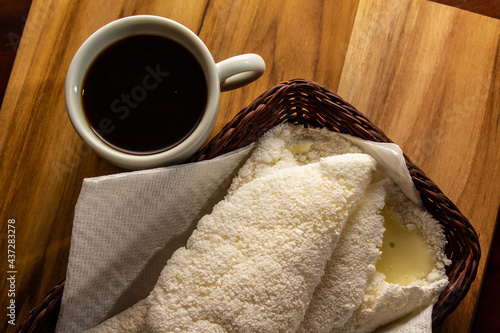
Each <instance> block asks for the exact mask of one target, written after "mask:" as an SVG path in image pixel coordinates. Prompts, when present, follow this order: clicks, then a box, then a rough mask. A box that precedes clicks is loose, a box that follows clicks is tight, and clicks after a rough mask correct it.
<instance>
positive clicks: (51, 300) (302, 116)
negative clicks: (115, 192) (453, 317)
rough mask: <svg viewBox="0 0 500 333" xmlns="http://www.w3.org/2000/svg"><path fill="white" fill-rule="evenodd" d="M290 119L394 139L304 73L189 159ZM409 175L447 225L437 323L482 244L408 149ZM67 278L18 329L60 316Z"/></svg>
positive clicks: (472, 272) (44, 325)
mask: <svg viewBox="0 0 500 333" xmlns="http://www.w3.org/2000/svg"><path fill="white" fill-rule="evenodd" d="M283 122H291V123H295V124H303V125H306V126H312V127H326V128H328V129H330V130H332V131H335V132H339V133H345V134H350V135H353V136H357V137H360V138H362V139H366V140H371V141H375V142H389V143H393V141H391V140H390V139H389V138H388V137H387V136H386V135H385V134H384V133H383V132H382V131H381V130H380V129H379V128H378V127H377V126H376V125H375V124H373V123H372V122H371V121H370V120H369V119H368V118H367V117H366V116H365V115H363V114H362V113H361V112H359V111H358V110H357V109H356V108H354V107H353V106H352V105H350V104H349V103H347V102H346V101H345V100H343V99H342V98H341V97H340V96H338V95H337V94H335V93H334V92H332V91H330V90H329V89H327V88H325V87H322V86H320V85H319V84H318V83H316V82H314V81H310V80H305V79H293V80H289V81H284V82H281V83H279V84H277V85H275V86H274V87H272V88H271V89H269V90H268V91H266V92H264V93H263V94H261V95H260V96H259V97H257V98H256V99H255V100H254V101H253V102H252V103H251V104H250V105H248V106H247V107H246V108H244V109H243V110H241V111H240V112H239V113H238V114H237V115H236V116H235V117H234V118H233V119H232V120H231V121H230V122H229V123H228V124H226V126H224V128H223V129H222V130H221V131H220V132H219V133H218V134H217V135H216V136H215V137H214V138H213V139H212V140H211V141H210V142H209V143H208V144H207V145H206V146H205V147H204V148H202V149H201V150H199V151H198V152H197V153H196V154H195V155H194V156H193V157H192V158H191V159H190V160H189V161H188V162H197V161H202V160H208V159H212V158H215V157H217V156H220V155H222V154H224V153H228V152H230V151H233V150H236V149H239V148H242V147H245V146H247V145H248V144H250V143H252V142H255V141H256V140H258V138H259V137H260V136H261V135H262V134H263V133H264V132H265V131H267V130H269V129H270V128H272V127H274V126H276V125H278V124H280V123H283ZM404 156H405V159H406V164H407V167H408V171H409V173H410V176H411V178H412V180H413V183H414V184H415V187H416V189H417V191H418V193H419V195H420V197H421V199H422V202H423V204H424V206H425V208H426V209H427V210H428V211H429V212H430V213H431V214H432V215H433V216H434V217H435V218H436V219H437V220H438V221H439V222H440V223H441V224H442V225H443V228H444V230H445V233H446V237H447V241H448V244H447V246H446V249H445V252H446V254H447V255H448V257H449V258H450V259H452V264H451V265H450V266H448V267H447V272H446V273H447V275H448V278H449V280H450V283H449V285H448V287H447V288H446V289H445V290H444V291H443V292H442V293H441V294H440V296H439V299H438V301H437V302H436V304H435V305H434V308H433V314H432V319H433V326H434V327H436V326H438V325H439V324H440V323H442V321H443V320H444V319H445V318H446V317H447V316H448V315H449V314H450V313H452V312H453V311H454V310H455V309H456V307H457V306H458V304H459V303H460V301H461V300H462V299H463V298H464V297H465V295H466V294H467V292H468V291H469V288H470V286H471V284H472V282H473V281H474V279H475V277H476V274H477V269H478V263H479V259H480V257H481V249H480V246H479V239H478V235H477V233H476V231H475V230H474V228H473V227H472V225H471V224H470V223H469V221H468V220H467V219H466V218H465V216H464V215H463V214H462V213H461V212H460V211H459V209H458V208H457V207H456V206H455V204H454V203H453V202H451V200H450V199H448V198H447V197H446V196H445V195H444V194H443V192H442V191H441V190H440V189H439V187H438V186H437V185H436V184H435V183H434V182H433V181H432V180H430V179H429V178H428V177H427V176H426V175H425V173H424V172H423V171H422V170H421V169H420V168H419V167H418V166H416V165H415V164H414V163H413V162H412V161H411V160H410V159H409V157H408V156H407V155H406V154H404ZM64 284H65V281H64V280H63V281H61V282H60V283H58V284H57V285H56V286H55V287H54V288H53V289H52V290H51V291H50V292H49V293H48V295H47V296H46V297H45V298H44V299H43V300H42V302H41V303H40V304H39V305H37V307H35V308H34V309H33V310H32V311H31V312H30V314H29V315H28V318H27V319H26V320H25V321H24V323H23V324H22V325H21V326H20V327H19V328H18V329H17V331H16V332H33V331H35V330H36V331H50V330H51V329H52V330H53V329H54V328H55V325H56V321H57V312H59V307H60V302H61V298H62V291H63V288H64Z"/></svg>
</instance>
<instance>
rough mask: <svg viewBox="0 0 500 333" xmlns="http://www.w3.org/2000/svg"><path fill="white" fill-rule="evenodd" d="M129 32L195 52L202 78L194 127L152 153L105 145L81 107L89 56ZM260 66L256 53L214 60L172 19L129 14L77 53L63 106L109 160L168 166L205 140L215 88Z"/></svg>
mask: <svg viewBox="0 0 500 333" xmlns="http://www.w3.org/2000/svg"><path fill="white" fill-rule="evenodd" d="M132 35H156V36H161V37H165V38H168V39H170V40H173V41H175V42H177V43H178V44H180V45H182V46H183V47H184V48H186V49H187V50H189V51H190V53H191V54H192V55H194V56H195V58H196V59H197V61H198V63H199V64H200V65H201V67H202V69H203V72H204V75H205V79H206V85H207V102H206V108H205V111H204V113H203V115H202V117H201V120H200V121H199V123H198V125H197V126H196V128H195V129H194V130H193V132H192V133H191V134H189V135H188V136H187V138H185V139H184V140H183V141H181V142H180V143H178V144H177V145H175V146H173V147H171V148H168V149H166V150H164V151H160V152H157V153H151V154H134V153H130V152H125V151H123V150H121V149H117V148H116V147H113V146H111V145H109V144H107V143H106V142H104V141H103V140H102V139H101V138H100V137H99V136H98V135H97V134H96V132H95V131H94V130H93V129H92V127H91V125H90V124H89V122H88V121H87V118H86V116H85V112H84V109H83V106H82V85H83V81H84V78H85V75H86V73H87V70H88V68H89V67H90V66H91V64H92V63H93V60H94V59H95V58H96V57H97V56H98V55H99V54H100V53H101V52H102V51H103V50H104V49H106V48H107V47H108V46H110V45H112V44H113V43H115V42H117V41H119V40H122V39H124V38H126V37H129V36H132ZM264 70H265V63H264V60H263V59H262V58H261V57H260V56H259V55H257V54H243V55H239V56H235V57H232V58H229V59H226V60H224V61H221V62H218V63H215V61H214V59H213V57H212V55H211V53H210V52H209V50H208V48H207V47H206V46H205V44H204V43H203V42H202V41H201V39H200V38H199V37H198V36H197V35H196V34H194V33H193V32H192V31H191V30H189V29H188V28H186V27H184V26H183V25H181V24H179V23H177V22H175V21H172V20H170V19H167V18H163V17H159V16H151V15H137V16H129V17H125V18H122V19H119V20H116V21H113V22H111V23H109V24H107V25H105V26H104V27H102V28H101V29H99V30H97V31H96V32H95V33H94V34H92V35H91V36H90V37H89V38H88V39H87V40H86V41H85V42H84V43H83V44H82V46H81V47H80V48H79V50H78V51H77V52H76V54H75V56H74V58H73V60H72V62H71V65H70V67H69V69H68V73H67V76H66V84H65V99H66V108H67V111H68V115H69V117H70V120H71V122H72V124H73V127H74V128H75V130H76V131H77V133H78V134H79V135H80V137H81V138H82V139H83V140H84V141H85V142H86V143H87V144H88V145H89V146H90V147H91V148H92V149H93V150H94V151H95V152H96V153H97V154H98V155H99V156H100V157H102V158H103V159H105V160H107V161H108V162H110V163H112V164H114V165H117V166H119V167H122V168H125V169H129V170H138V169H147V168H152V167H158V166H165V165H171V164H175V163H179V162H182V161H183V160H185V159H187V158H188V157H190V156H192V155H193V154H194V153H195V152H196V151H197V150H198V149H199V148H200V147H201V146H202V145H203V144H204V143H205V142H206V140H207V139H208V137H209V135H210V133H211V131H212V129H213V127H214V124H215V121H216V118H217V113H218V108H219V98H220V92H221V91H225V90H231V89H235V88H238V87H241V86H243V85H245V84H248V83H250V82H252V81H254V80H255V79H257V78H259V77H260V76H261V75H262V74H263V72H264Z"/></svg>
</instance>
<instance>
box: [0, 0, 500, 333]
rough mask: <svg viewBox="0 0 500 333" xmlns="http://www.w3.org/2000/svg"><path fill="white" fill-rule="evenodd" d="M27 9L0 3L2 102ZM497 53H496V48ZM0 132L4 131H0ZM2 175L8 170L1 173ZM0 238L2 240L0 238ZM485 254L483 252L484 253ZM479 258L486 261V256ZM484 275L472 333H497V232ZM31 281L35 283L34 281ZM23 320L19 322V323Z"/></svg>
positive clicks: (446, 0) (484, 5)
mask: <svg viewBox="0 0 500 333" xmlns="http://www.w3.org/2000/svg"><path fill="white" fill-rule="evenodd" d="M436 2H439V3H442V4H447V5H450V6H454V7H457V8H461V9H463V10H467V11H471V12H475V13H478V14H481V15H485V16H489V17H493V18H497V19H500V1H492V0H470V1H467V0H436ZM30 6H31V1H30V0H17V1H13V0H0V36H1V37H0V38H1V39H2V43H1V44H0V59H1V61H0V100H3V96H4V93H5V89H6V87H7V83H8V81H9V76H10V72H11V69H12V65H13V62H14V60H15V57H16V52H17V48H18V46H19V43H20V41H21V36H22V31H23V27H24V24H25V22H26V18H27V16H28V11H29V9H30ZM499 43H500V40H499ZM497 49H498V50H500V48H497ZM497 86H498V85H497ZM496 94H499V92H496ZM0 125H3V124H0ZM1 130H6V129H5V128H2V129H1ZM4 158H5V157H4ZM2 172H4V173H5V172H8V170H2ZM497 220H498V219H497ZM2 237H4V235H3V234H2ZM487 250H488V249H483V251H484V252H487ZM483 255H484V256H485V257H486V256H487V253H484V254H483ZM485 272H486V273H485V277H484V280H483V285H482V292H481V294H480V297H479V301H478V305H477V310H476V315H475V319H474V322H473V325H472V331H473V332H500V316H499V314H498V313H499V309H500V303H499V301H498V300H499V299H500V282H498V281H499V279H500V232H496V234H495V236H494V240H493V242H492V247H491V252H490V255H489V262H488V264H487V268H486V271H485ZM33 279H34V280H33V281H36V277H33ZM1 292H6V291H1ZM33 302H34V303H36V300H32V303H33ZM23 319H24V318H20V320H23Z"/></svg>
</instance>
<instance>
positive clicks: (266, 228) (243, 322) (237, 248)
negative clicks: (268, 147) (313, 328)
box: [147, 154, 375, 332]
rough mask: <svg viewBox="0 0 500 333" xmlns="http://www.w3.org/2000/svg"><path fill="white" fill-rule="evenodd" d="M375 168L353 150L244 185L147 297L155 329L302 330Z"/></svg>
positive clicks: (203, 226)
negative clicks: (304, 320)
mask: <svg viewBox="0 0 500 333" xmlns="http://www.w3.org/2000/svg"><path fill="white" fill-rule="evenodd" d="M374 168H375V161H374V160H373V158H371V157H370V156H369V155H366V154H345V155H342V156H332V157H327V158H323V159H322V160H321V161H320V162H318V163H312V164H308V165H304V166H297V167H291V168H286V169H282V170H280V172H275V173H269V174H267V175H265V176H262V177H259V178H256V179H254V180H253V181H251V182H249V183H247V184H244V185H242V186H241V187H239V188H238V190H236V191H234V192H233V193H232V194H231V195H230V196H228V197H227V198H226V199H225V200H223V201H221V202H220V203H218V204H217V205H216V206H215V207H214V209H213V211H212V213H211V214H209V215H207V216H205V217H203V218H202V219H201V220H200V222H199V224H198V226H197V229H196V230H195V231H194V233H193V234H192V236H191V237H190V238H189V240H188V243H187V246H186V247H185V248H181V249H179V250H178V251H176V252H175V253H174V255H173V256H172V258H171V259H170V260H169V262H168V264H167V266H166V267H165V269H164V270H163V272H162V273H161V276H160V278H159V279H158V282H157V284H156V286H155V287H154V289H153V291H152V293H151V294H150V296H149V297H148V299H147V303H148V313H147V325H148V328H149V330H150V331H153V332H172V331H176V330H178V331H181V332H182V331H188V330H192V328H193V327H194V326H196V327H197V329H198V330H199V331H207V332H208V331H210V329H213V326H214V325H216V326H220V327H221V329H223V330H225V331H227V332H294V331H295V330H296V329H297V328H298V325H299V324H300V322H301V319H302V318H303V316H304V313H305V311H306V309H307V306H308V304H309V302H310V300H311V297H312V294H313V291H314V289H315V288H316V286H317V284H318V283H319V281H320V279H321V276H322V275H323V271H324V267H325V264H326V261H327V260H328V259H329V258H330V256H331V253H332V250H333V249H334V247H335V245H336V243H337V241H338V238H339V235H340V233H341V231H342V229H343V227H344V224H345V222H346V220H347V218H348V216H349V215H350V213H351V212H352V210H353V209H354V207H355V205H356V202H357V201H358V200H359V199H360V198H361V197H362V196H363V193H364V191H365V188H366V187H367V186H368V184H369V183H370V180H371V173H372V171H373V169H374ZM209 327H210V329H209Z"/></svg>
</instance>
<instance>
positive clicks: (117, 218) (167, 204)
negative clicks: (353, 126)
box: [56, 136, 432, 333]
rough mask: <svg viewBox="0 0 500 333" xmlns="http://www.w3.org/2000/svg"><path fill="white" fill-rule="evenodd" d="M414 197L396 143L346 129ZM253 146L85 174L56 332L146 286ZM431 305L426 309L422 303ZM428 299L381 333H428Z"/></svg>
mask: <svg viewBox="0 0 500 333" xmlns="http://www.w3.org/2000/svg"><path fill="white" fill-rule="evenodd" d="M346 138H348V139H349V140H351V141H353V143H356V144H358V145H359V146H360V147H361V148H362V149H363V150H364V151H365V152H366V153H369V154H370V155H372V156H373V157H374V158H375V159H376V160H377V162H378V164H379V166H382V168H383V169H384V171H385V172H386V173H387V174H388V175H390V176H391V177H392V178H393V180H394V181H395V182H396V183H398V185H399V186H400V187H401V188H402V190H403V191H404V192H405V194H406V195H407V196H408V197H409V198H410V199H412V200H413V201H414V202H416V203H419V204H420V200H419V197H418V195H417V193H416V190H415V188H414V187H413V183H412V182H411V177H410V175H409V174H408V171H407V169H406V164H405V161H404V158H403V155H402V151H401V149H400V148H399V147H398V146H397V145H395V144H374V143H373V142H367V141H363V140H361V139H358V138H355V137H350V136H346ZM251 150H252V146H248V147H246V148H243V149H240V150H238V151H235V152H232V153H229V154H226V155H224V156H221V157H218V158H215V159H213V160H209V161H203V162H198V163H191V164H185V165H180V166H173V167H165V168H158V169H153V170H145V171H136V172H128V173H123V174H117V175H111V176H103V177H96V178H88V179H85V180H84V182H83V185H82V189H81V193H80V197H79V198H78V202H77V205H76V207H75V216H74V221H73V233H72V241H71V248H70V254H69V263H68V269H67V276H66V283H65V288H64V294H63V297H62V303H61V310H60V313H59V320H58V324H57V328H56V332H81V331H83V330H85V329H89V328H91V327H94V326H96V325H97V324H99V323H101V322H102V321H104V320H105V319H107V318H110V317H112V316H114V315H116V314H118V313H120V312H121V311H123V310H124V309H126V308H128V307H130V306H132V305H133V304H135V303H136V302H137V301H139V300H141V299H143V298H145V297H146V296H147V295H148V294H149V292H150V291H151V290H152V289H153V286H154V285H155V283H156V281H157V279H158V276H159V274H160V272H161V270H162V268H163V267H164V266H165V265H166V262H167V260H168V258H170V256H171V255H172V253H173V252H174V251H175V250H176V249H177V248H179V247H181V246H184V245H185V243H186V241H187V239H188V238H189V236H190V235H191V233H192V231H193V230H194V229H195V228H196V223H197V222H198V220H199V219H200V218H201V217H202V216H203V215H205V214H207V213H210V211H211V208H212V207H213V206H214V204H215V203H216V202H218V201H220V200H221V199H222V198H223V197H224V195H225V193H226V191H227V189H228V188H229V185H230V183H231V180H232V178H233V177H234V175H235V174H236V172H237V171H238V169H239V168H240V167H241V165H242V164H243V163H244V161H245V160H246V158H248V156H249V155H250V153H251ZM429 309H430V310H429ZM431 312H432V306H430V307H429V308H428V309H426V310H424V311H422V312H421V313H419V314H418V315H417V316H413V317H411V318H410V319H409V320H403V321H400V322H398V323H394V324H393V325H392V326H394V327H392V326H391V327H388V328H384V329H383V330H381V331H380V332H401V333H403V332H431Z"/></svg>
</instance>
